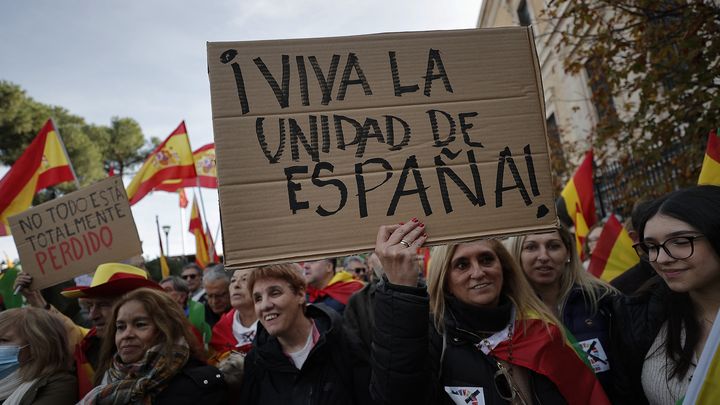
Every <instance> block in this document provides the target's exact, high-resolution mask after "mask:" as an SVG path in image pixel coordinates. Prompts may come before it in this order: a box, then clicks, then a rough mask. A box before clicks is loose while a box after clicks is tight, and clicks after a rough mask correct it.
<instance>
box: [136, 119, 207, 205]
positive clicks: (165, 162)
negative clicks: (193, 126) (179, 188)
mask: <svg viewBox="0 0 720 405" xmlns="http://www.w3.org/2000/svg"><path fill="white" fill-rule="evenodd" d="M195 176H196V174H195V162H194V160H193V156H192V149H191V148H190V139H189V138H188V134H187V130H186V129H185V121H183V122H181V123H180V125H178V127H177V128H176V129H175V131H173V132H172V133H171V134H170V136H168V137H167V139H165V141H164V142H163V143H161V144H160V145H158V147H157V148H155V150H154V151H153V152H152V153H151V154H150V156H148V157H147V159H145V163H143V165H142V167H141V168H140V170H139V171H138V173H137V174H136V175H135V177H134V178H133V179H132V181H131V182H130V185H128V187H127V195H128V200H130V205H133V204H135V203H137V202H138V201H140V200H141V199H142V198H143V197H145V195H147V194H148V193H149V192H150V191H152V190H153V189H155V188H156V187H157V186H159V185H160V184H161V183H162V182H164V181H166V180H173V179H186V178H192V179H194V178H195ZM175 190H176V189H173V190H172V191H175Z"/></svg>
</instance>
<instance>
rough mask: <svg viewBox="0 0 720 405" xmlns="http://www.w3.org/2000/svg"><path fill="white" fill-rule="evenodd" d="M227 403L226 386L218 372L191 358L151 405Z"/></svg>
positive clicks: (209, 404) (214, 404)
mask: <svg viewBox="0 0 720 405" xmlns="http://www.w3.org/2000/svg"><path fill="white" fill-rule="evenodd" d="M227 401H228V398H227V386H226V385H225V380H224V378H223V376H222V373H221V372H220V370H218V369H217V368H215V367H213V366H209V365H207V364H205V363H203V362H201V361H199V360H195V359H194V358H192V357H191V358H190V359H188V361H187V363H185V366H183V368H182V370H180V372H179V373H178V374H177V375H175V377H173V378H172V379H171V380H170V382H169V383H168V386H167V387H165V389H163V390H162V391H160V393H159V394H157V396H156V397H155V399H154V400H153V403H154V404H159V405H163V404H167V405H182V404H187V405H191V404H193V405H194V404H202V405H216V404H226V403H227Z"/></svg>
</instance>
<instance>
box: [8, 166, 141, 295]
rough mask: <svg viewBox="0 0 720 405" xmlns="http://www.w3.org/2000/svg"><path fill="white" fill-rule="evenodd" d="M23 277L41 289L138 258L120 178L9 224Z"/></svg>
mask: <svg viewBox="0 0 720 405" xmlns="http://www.w3.org/2000/svg"><path fill="white" fill-rule="evenodd" d="M9 222H10V229H11V231H12V235H13V238H14V239H15V245H16V246H17V249H18V253H19V254H20V260H21V261H22V266H23V271H25V272H27V273H29V274H30V275H32V276H33V288H36V289H43V288H46V287H50V286H53V285H55V284H58V283H61V282H63V281H67V280H71V279H73V278H74V277H76V276H78V275H81V274H86V273H90V272H92V271H95V268H96V267H97V266H98V265H99V264H102V263H107V262H116V261H121V260H125V259H127V258H129V257H132V256H135V255H138V254H141V253H142V247H141V245H140V238H139V237H138V233H137V228H136V227H135V221H134V220H133V216H132V211H130V204H129V203H128V198H127V194H126V193H125V187H124V186H123V183H122V180H121V179H120V177H110V178H107V179H105V180H102V181H99V182H97V183H95V184H93V185H91V186H88V187H86V188H83V189H81V190H78V191H75V192H73V193H70V194H67V195H65V196H62V197H60V198H56V199H54V200H52V201H48V202H46V203H45V204H42V205H38V206H37V207H33V208H31V209H29V210H27V211H23V212H22V213H20V214H18V215H15V216H13V217H10V218H9Z"/></svg>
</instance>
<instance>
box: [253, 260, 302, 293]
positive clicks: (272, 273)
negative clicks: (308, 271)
mask: <svg viewBox="0 0 720 405" xmlns="http://www.w3.org/2000/svg"><path fill="white" fill-rule="evenodd" d="M301 271H302V270H301V269H300V266H298V265H297V264H295V263H284V264H272V265H269V266H260V267H258V268H256V269H255V270H253V271H252V272H251V273H250V275H249V276H248V279H247V286H248V290H249V291H250V293H251V294H252V290H253V287H254V286H255V283H256V282H257V281H258V280H263V279H266V278H276V279H280V280H283V281H286V282H287V283H288V284H290V288H291V289H292V290H293V292H294V293H295V294H297V293H299V292H300V291H305V290H307V283H306V282H305V278H304V277H303V276H302V275H301Z"/></svg>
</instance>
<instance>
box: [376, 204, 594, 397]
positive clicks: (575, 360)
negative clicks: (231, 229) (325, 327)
mask: <svg viewBox="0 0 720 405" xmlns="http://www.w3.org/2000/svg"><path fill="white" fill-rule="evenodd" d="M426 239H427V234H426V233H425V229H424V225H423V224H422V223H420V222H419V221H418V220H417V219H415V218H413V220H411V221H409V222H408V223H406V224H404V225H390V226H383V227H381V228H380V231H379V233H378V238H377V241H376V245H375V251H376V253H377V254H378V256H379V257H380V260H381V261H382V264H383V268H384V270H385V274H386V276H387V279H386V280H384V281H382V282H381V283H380V285H379V286H378V290H377V292H376V295H375V334H374V336H373V348H372V356H373V363H372V367H373V370H372V371H373V373H372V380H371V393H372V395H373V397H374V398H375V399H377V400H379V401H382V402H383V403H393V404H395V403H415V404H441V403H447V404H451V403H456V404H465V403H485V404H508V403H513V404H523V403H524V404H533V403H542V404H563V403H568V404H573V405H574V404H607V403H608V400H607V397H606V396H605V393H604V391H603V390H602V388H601V387H600V384H599V383H598V382H597V380H596V378H595V376H594V374H593V372H592V371H591V370H590V368H589V367H587V366H586V365H585V364H583V362H582V360H581V359H580V357H579V356H578V355H577V354H576V353H575V352H574V351H573V350H572V348H571V347H570V346H569V344H568V343H567V341H566V340H565V338H564V336H563V333H562V331H561V329H560V328H558V326H557V325H558V324H559V322H558V321H557V320H556V319H555V317H554V316H553V315H552V314H551V313H550V312H549V311H548V310H547V308H545V306H544V305H543V304H542V302H540V301H539V299H538V298H537V297H536V296H535V294H534V293H533V292H532V289H531V288H530V286H529V284H528V283H527V281H526V280H525V278H524V276H523V275H522V272H521V270H520V269H519V268H518V266H517V265H516V264H515V262H514V261H513V259H512V257H511V256H510V254H509V253H508V251H507V250H506V249H505V248H504V247H503V245H502V244H501V243H500V242H498V241H497V240H492V239H488V240H481V241H478V242H470V243H461V244H453V245H448V246H440V247H436V248H434V249H433V251H432V252H431V266H430V270H429V273H428V288H427V291H426V290H425V288H424V287H423V286H418V274H417V270H416V269H415V267H414V266H415V265H414V261H415V254H416V249H417V248H418V247H420V246H422V244H423V243H424V242H425V240H426ZM429 314H430V316H429Z"/></svg>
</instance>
